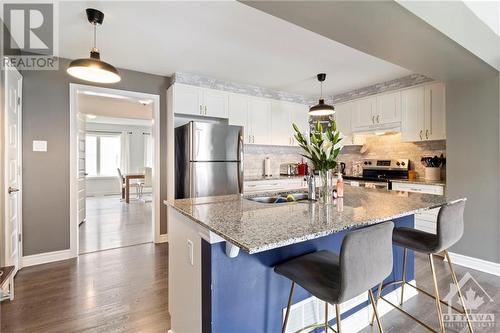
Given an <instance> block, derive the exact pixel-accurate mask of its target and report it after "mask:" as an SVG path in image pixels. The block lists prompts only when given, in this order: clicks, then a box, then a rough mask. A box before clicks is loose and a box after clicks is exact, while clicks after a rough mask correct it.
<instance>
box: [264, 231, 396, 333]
mask: <svg viewBox="0 0 500 333" xmlns="http://www.w3.org/2000/svg"><path fill="white" fill-rule="evenodd" d="M393 228H394V223H393V222H384V223H380V224H377V225H374V226H371V227H367V228H363V229H358V230H354V231H352V232H350V233H348V234H347V235H346V236H345V237H344V240H343V241H342V246H341V249H340V254H336V253H333V252H330V251H317V252H313V253H309V254H306V255H303V256H300V257H297V258H294V259H291V260H288V261H286V262H284V263H282V264H279V265H277V266H276V267H275V268H274V271H275V272H276V273H278V274H280V275H283V276H284V277H286V278H288V279H290V280H291V281H292V286H291V289H290V295H289V297H288V306H287V309H286V314H285V320H284V323H283V327H282V332H283V333H284V332H285V331H286V328H287V323H288V316H289V314H290V307H291V305H292V298H293V292H294V288H295V284H298V285H300V286H301V287H302V288H304V289H305V290H307V291H308V292H310V293H311V294H312V295H313V296H315V297H316V298H319V299H321V300H322V301H324V302H325V322H324V323H322V324H313V325H310V326H307V327H304V328H303V329H301V330H299V331H303V330H306V329H312V328H318V327H324V328H325V332H328V329H331V330H332V331H334V332H338V333H341V325H340V321H341V320H340V310H339V304H340V303H342V302H344V301H347V300H349V299H351V298H353V297H355V296H357V295H359V294H360V293H362V292H365V291H367V290H368V295H369V297H370V302H371V304H372V306H373V310H374V314H375V318H376V319H377V324H378V328H379V330H380V332H381V333H382V332H383V330H382V325H381V323H380V320H379V317H378V313H377V308H376V306H375V299H374V297H373V293H372V290H371V288H373V287H374V286H377V285H378V284H379V283H380V281H383V280H384V279H385V278H386V277H387V276H388V275H389V274H390V273H391V272H392V260H393V259H392V239H391V238H392V230H393ZM328 303H330V304H335V312H336V318H337V330H335V329H334V328H333V327H331V326H330V325H329V324H328Z"/></svg>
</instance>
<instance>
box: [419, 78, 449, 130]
mask: <svg viewBox="0 0 500 333" xmlns="http://www.w3.org/2000/svg"><path fill="white" fill-rule="evenodd" d="M424 89H425V104H424V109H425V113H424V121H425V126H424V130H425V138H426V139H427V140H444V139H446V98H445V86H444V84H443V83H440V82H439V83H432V84H429V85H426V86H425V88H424Z"/></svg>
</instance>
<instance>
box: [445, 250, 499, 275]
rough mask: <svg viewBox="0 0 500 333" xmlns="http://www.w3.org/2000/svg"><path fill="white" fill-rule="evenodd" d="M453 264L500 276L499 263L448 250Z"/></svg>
mask: <svg viewBox="0 0 500 333" xmlns="http://www.w3.org/2000/svg"><path fill="white" fill-rule="evenodd" d="M449 255H450V257H451V261H452V263H453V264H454V265H460V266H464V267H468V268H472V269H475V270H476V271H481V272H485V273H489V274H493V275H497V276H500V264H499V263H496V262H492V261H486V260H483V259H478V258H473V257H468V256H464V255H463V254H458V253H452V252H449Z"/></svg>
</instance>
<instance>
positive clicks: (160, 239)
mask: <svg viewBox="0 0 500 333" xmlns="http://www.w3.org/2000/svg"><path fill="white" fill-rule="evenodd" d="M167 242H168V234H161V235H160V236H159V237H158V241H157V242H155V243H167Z"/></svg>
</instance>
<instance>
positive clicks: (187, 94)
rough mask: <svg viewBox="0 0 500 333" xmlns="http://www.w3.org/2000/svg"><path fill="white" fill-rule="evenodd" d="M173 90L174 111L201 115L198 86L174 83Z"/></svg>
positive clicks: (201, 107) (201, 108)
mask: <svg viewBox="0 0 500 333" xmlns="http://www.w3.org/2000/svg"><path fill="white" fill-rule="evenodd" d="M173 91H174V92H173V107H174V110H175V113H179V114H190V115H196V116H200V115H203V106H202V104H201V89H200V88H199V87H195V86H189V85H186V84H179V83H176V84H175V85H174V88H173Z"/></svg>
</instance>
